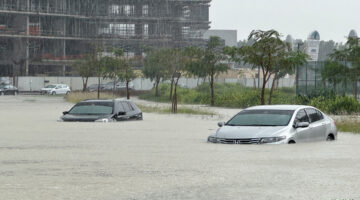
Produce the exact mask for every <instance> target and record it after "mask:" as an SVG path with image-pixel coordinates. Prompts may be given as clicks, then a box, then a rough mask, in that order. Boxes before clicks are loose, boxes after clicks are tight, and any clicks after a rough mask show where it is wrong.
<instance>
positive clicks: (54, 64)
mask: <svg viewBox="0 0 360 200" xmlns="http://www.w3.org/2000/svg"><path fill="white" fill-rule="evenodd" d="M210 1H211V0H0V77H1V76H27V75H31V76H42V75H49V76H59V75H71V74H72V69H71V67H70V66H71V62H73V61H74V60H76V59H80V58H82V57H83V56H84V55H85V54H87V53H90V52H91V51H93V49H94V48H95V47H100V48H102V49H103V50H104V53H109V52H111V50H112V49H113V48H122V49H124V50H125V52H126V54H127V55H129V56H139V55H142V53H143V49H144V48H146V47H155V48H156V47H179V48H181V47H184V46H188V45H197V44H199V45H200V44H202V43H204V40H203V39H202V33H204V31H206V30H208V29H209V28H210V27H209V25H210V22H209V6H210Z"/></svg>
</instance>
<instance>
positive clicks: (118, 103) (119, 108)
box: [117, 101, 126, 112]
mask: <svg viewBox="0 0 360 200" xmlns="http://www.w3.org/2000/svg"><path fill="white" fill-rule="evenodd" d="M117 107H118V108H117V109H118V110H117V111H118V112H126V111H125V109H124V106H123V105H122V103H121V102H120V101H119V102H117Z"/></svg>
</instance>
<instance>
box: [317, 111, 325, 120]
mask: <svg viewBox="0 0 360 200" xmlns="http://www.w3.org/2000/svg"><path fill="white" fill-rule="evenodd" d="M316 112H317V114H318V116H319V120H323V119H324V115H323V114H322V113H321V112H320V111H318V110H316Z"/></svg>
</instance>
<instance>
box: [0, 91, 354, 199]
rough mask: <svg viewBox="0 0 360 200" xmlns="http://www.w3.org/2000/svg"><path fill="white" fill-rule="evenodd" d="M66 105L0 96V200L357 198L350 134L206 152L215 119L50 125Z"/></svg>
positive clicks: (50, 99)
mask: <svg viewBox="0 0 360 200" xmlns="http://www.w3.org/2000/svg"><path fill="white" fill-rule="evenodd" d="M71 106H72V105H71V104H69V103H66V102H64V101H63V99H62V98H59V97H41V96H38V97H36V96H33V97H32V96H16V97H12V96H0V199H4V200H5V199H6V200H28V199H29V200H39V199H51V200H57V199H59V200H60V199H61V200H62V199H67V200H82V199H86V200H100V199H101V200H119V199H125V200H148V199H156V200H158V199H161V200H171V199H178V200H184V199H196V200H198V199H200V200H202V199H203V200H212V199H214V200H215V199H219V200H223V199H229V200H230V199H256V200H258V199H260V200H262V199H274V200H275V199H276V200H279V199H287V200H288V199H299V200H300V199H301V200H304V199H317V200H318V199H324V200H334V199H360V189H359V188H360V153H359V152H360V145H359V144H360V136H359V135H353V134H346V133H340V134H339V140H338V141H335V142H331V143H329V142H320V143H309V144H296V145H221V144H208V143H206V138H207V136H208V135H209V134H210V133H211V132H213V131H215V130H216V128H217V125H216V124H217V122H218V121H219V119H218V118H208V117H199V116H188V115H177V116H173V115H160V114H150V113H145V114H144V120H143V121H136V122H120V123H62V122H57V120H58V118H59V116H60V114H61V113H62V111H65V110H68V109H69V108H70V107H71ZM227 112H231V113H236V112H237V110H227ZM221 114H224V116H226V115H227V113H221Z"/></svg>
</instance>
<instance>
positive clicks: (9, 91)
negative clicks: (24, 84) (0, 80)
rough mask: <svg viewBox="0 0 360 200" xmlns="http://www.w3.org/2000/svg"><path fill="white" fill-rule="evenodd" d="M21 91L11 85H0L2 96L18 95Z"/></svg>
mask: <svg viewBox="0 0 360 200" xmlns="http://www.w3.org/2000/svg"><path fill="white" fill-rule="evenodd" d="M18 93H19V90H18V89H17V87H15V86H13V85H10V84H0V95H17V94H18Z"/></svg>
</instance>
